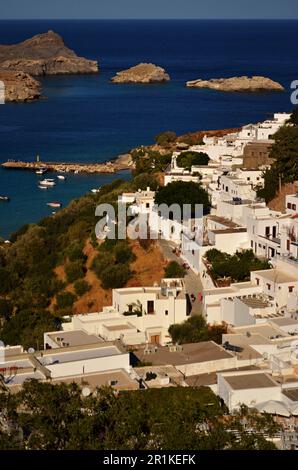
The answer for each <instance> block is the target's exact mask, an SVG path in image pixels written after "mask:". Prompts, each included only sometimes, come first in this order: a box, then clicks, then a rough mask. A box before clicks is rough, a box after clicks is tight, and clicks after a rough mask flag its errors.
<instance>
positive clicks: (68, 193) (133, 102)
mask: <svg viewBox="0 0 298 470" xmlns="http://www.w3.org/2000/svg"><path fill="white" fill-rule="evenodd" d="M49 29H52V30H54V31H56V32H58V33H59V34H61V35H62V36H63V38H64V40H65V42H66V44H67V45H68V46H69V47H71V48H72V49H74V50H75V51H76V52H77V53H78V54H79V55H82V56H85V57H88V58H91V59H97V60H98V61H99V64H100V73H99V74H98V75H89V76H60V77H46V78H44V79H42V85H43V94H44V96H45V98H44V99H42V100H40V101H38V102H35V103H31V104H7V105H4V106H0V162H3V161H5V160H6V159H8V158H15V159H28V160H33V159H35V157H36V155H37V154H39V155H40V156H41V157H42V159H43V160H45V161H46V160H57V161H61V160H62V161H84V162H94V161H104V160H107V159H109V158H112V157H114V156H116V155H118V154H121V153H124V152H126V151H127V150H129V149H130V148H132V147H134V146H136V145H139V144H147V143H151V142H152V141H153V139H154V136H155V135H156V134H158V133H159V132H161V131H165V130H174V131H175V132H177V133H178V134H181V133H185V132H188V131H194V130H198V129H215V128H224V127H232V126H241V125H243V124H246V123H249V122H256V121H259V120H263V119H266V118H267V117H268V116H270V115H271V114H272V113H273V112H275V111H289V110H291V109H292V108H293V105H292V104H291V102H290V94H291V90H290V84H291V82H292V80H295V79H298V60H297V59H298V57H297V56H298V49H297V44H298V22H297V21H207V20H206V21H199V20H198V21H197V20H193V21H191V20H190V21H189V20H188V21H187V20H185V21H184V20H181V21H161V20H160V21H112V20H111V21H54V20H53V21H50V20H47V21H0V44H11V43H16V42H19V41H22V40H24V39H26V38H29V37H31V36H33V35H34V34H38V33H42V32H45V31H48V30H49ZM141 61H143V62H153V63H155V64H158V65H160V66H162V67H164V68H165V69H166V70H167V71H168V73H169V74H170V76H171V82H170V83H168V84H163V85H150V86H140V85H115V84H111V83H109V79H110V77H112V76H113V75H114V74H115V73H116V72H117V71H119V70H121V69H125V68H128V67H130V66H132V65H135V64H137V63H139V62H141ZM253 74H254V75H264V76H268V77H271V78H272V79H274V80H277V81H279V82H281V83H282V84H283V85H284V86H285V87H286V92H285V93H263V94H233V93H218V92H215V91H211V90H195V89H188V88H186V87H185V86H184V85H185V82H186V81H187V80H192V79H196V78H199V77H200V78H213V77H227V76H232V75H253ZM120 176H124V177H126V178H128V177H129V175H128V174H124V175H120ZM116 177H118V176H113V175H112V176H111V175H109V176H107V175H105V176H104V175H95V176H83V175H73V176H70V177H69V178H68V179H67V181H65V182H59V184H57V185H56V186H55V187H54V188H53V189H50V190H47V191H42V190H39V189H38V188H37V184H36V183H37V181H36V180H37V176H36V175H35V174H31V173H27V172H17V171H7V170H6V171H5V170H0V194H6V195H9V196H10V197H11V202H10V203H0V236H3V237H8V236H9V235H10V234H11V233H12V232H13V231H15V230H16V229H18V228H19V227H20V226H21V225H23V224H24V223H28V222H33V221H37V220H39V219H40V218H41V217H43V216H45V215H47V214H49V213H50V209H49V208H48V207H47V206H46V202H48V201H49V200H59V201H61V202H63V204H64V205H65V204H67V203H68V202H69V201H70V200H71V199H72V198H74V197H77V196H79V195H81V194H84V193H85V192H86V191H88V190H90V189H91V188H92V187H94V186H99V185H102V184H105V183H106V182H109V181H111V180H112V179H114V178H116Z"/></svg>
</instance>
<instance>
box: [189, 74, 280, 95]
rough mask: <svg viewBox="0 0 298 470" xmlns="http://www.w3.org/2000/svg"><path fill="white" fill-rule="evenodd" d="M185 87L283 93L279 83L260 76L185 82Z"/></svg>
mask: <svg viewBox="0 0 298 470" xmlns="http://www.w3.org/2000/svg"><path fill="white" fill-rule="evenodd" d="M186 86H188V87H192V88H210V89H212V90H218V91H232V92H235V91H239V92H259V91H284V87H283V86H282V85H281V84H280V83H278V82H275V81H273V80H271V79H270V78H266V77H261V76H253V77H247V76H243V77H231V78H213V79H211V80H200V79H199V80H193V81H190V82H186Z"/></svg>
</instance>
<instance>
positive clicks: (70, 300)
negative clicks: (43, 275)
mask: <svg viewBox="0 0 298 470" xmlns="http://www.w3.org/2000/svg"><path fill="white" fill-rule="evenodd" d="M76 299H77V297H76V295H75V294H72V293H71V292H61V294H58V295H57V297H56V306H57V308H58V309H59V310H63V309H65V308H68V307H72V306H73V304H74V302H75V301H76Z"/></svg>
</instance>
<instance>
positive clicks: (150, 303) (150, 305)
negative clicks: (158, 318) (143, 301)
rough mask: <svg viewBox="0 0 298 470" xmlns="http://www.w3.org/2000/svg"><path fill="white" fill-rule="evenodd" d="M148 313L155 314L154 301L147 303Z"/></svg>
mask: <svg viewBox="0 0 298 470" xmlns="http://www.w3.org/2000/svg"><path fill="white" fill-rule="evenodd" d="M147 313H148V315H150V314H152V313H154V300H148V301H147Z"/></svg>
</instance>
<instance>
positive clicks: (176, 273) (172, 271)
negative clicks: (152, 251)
mask: <svg viewBox="0 0 298 470" xmlns="http://www.w3.org/2000/svg"><path fill="white" fill-rule="evenodd" d="M185 274H186V270H185V269H184V268H183V266H181V265H180V264H179V263H177V261H171V262H170V263H169V264H168V265H167V266H166V267H165V277H167V278H180V277H184V276H185Z"/></svg>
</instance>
